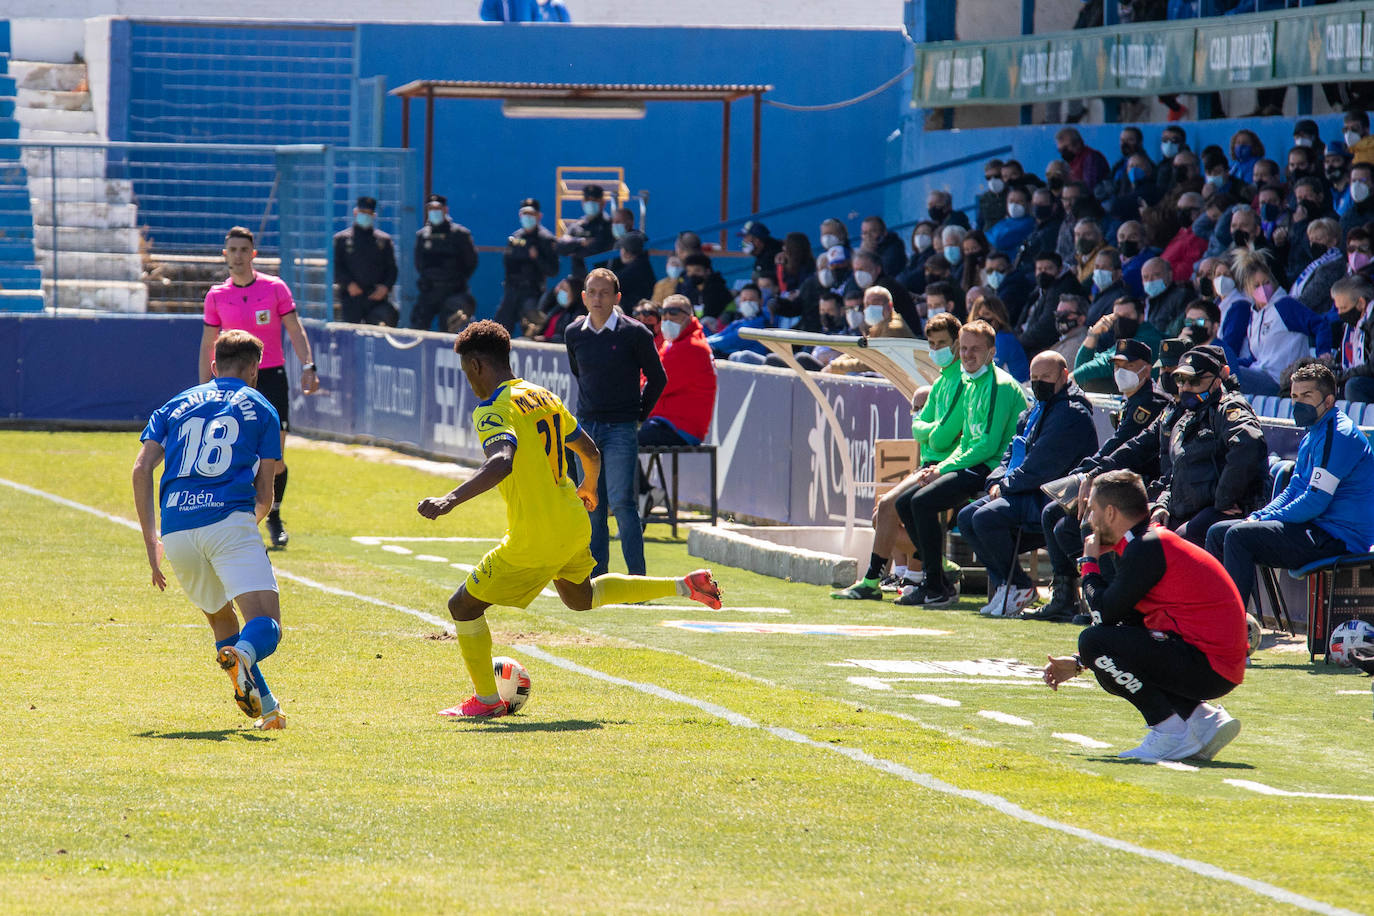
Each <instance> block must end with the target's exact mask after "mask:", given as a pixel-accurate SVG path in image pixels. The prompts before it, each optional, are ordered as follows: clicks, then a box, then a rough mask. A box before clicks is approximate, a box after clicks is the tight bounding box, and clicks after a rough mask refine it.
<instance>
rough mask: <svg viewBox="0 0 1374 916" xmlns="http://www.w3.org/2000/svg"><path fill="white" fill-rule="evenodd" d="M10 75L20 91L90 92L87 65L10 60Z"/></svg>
mask: <svg viewBox="0 0 1374 916" xmlns="http://www.w3.org/2000/svg"><path fill="white" fill-rule="evenodd" d="M9 75H10V77H11V78H13V79H14V81H15V85H16V86H17V87H18V88H20V89H52V90H56V91H58V92H88V91H89V88H88V86H87V84H86V65H85V64H54V63H50V62H48V61H43V60H15V59H14V58H10V62H9Z"/></svg>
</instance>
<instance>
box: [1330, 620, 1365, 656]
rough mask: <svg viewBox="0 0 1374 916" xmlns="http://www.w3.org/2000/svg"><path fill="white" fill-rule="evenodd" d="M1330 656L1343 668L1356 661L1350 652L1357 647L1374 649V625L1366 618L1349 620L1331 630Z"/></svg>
mask: <svg viewBox="0 0 1374 916" xmlns="http://www.w3.org/2000/svg"><path fill="white" fill-rule="evenodd" d="M1327 648H1328V650H1329V651H1328V653H1327V654H1328V656H1329V657H1330V659H1331V660H1332V661H1333V662H1335V663H1336V664H1338V665H1340V666H1341V667H1342V668H1349V667H1351V666H1352V665H1353V664H1354V663H1355V662H1354V660H1353V659H1352V658H1351V657H1350V653H1351V652H1352V651H1354V650H1355V649H1374V625H1371V624H1369V623H1368V622H1367V621H1364V620H1358V619H1356V620H1347V621H1346V622H1345V623H1342V624H1341V625H1340V626H1338V627H1336V629H1334V630H1332V631H1331V644H1330V645H1329V646H1328V647H1327Z"/></svg>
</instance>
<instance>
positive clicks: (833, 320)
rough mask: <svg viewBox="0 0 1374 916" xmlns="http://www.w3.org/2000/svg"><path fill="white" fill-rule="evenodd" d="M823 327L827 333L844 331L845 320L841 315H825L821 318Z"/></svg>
mask: <svg viewBox="0 0 1374 916" xmlns="http://www.w3.org/2000/svg"><path fill="white" fill-rule="evenodd" d="M821 327H822V328H824V329H825V330H827V331H840V330H843V329H844V319H843V318H841V317H840V316H839V315H831V314H828V313H827V314H824V315H822V316H821Z"/></svg>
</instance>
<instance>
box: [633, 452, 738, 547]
mask: <svg viewBox="0 0 1374 916" xmlns="http://www.w3.org/2000/svg"><path fill="white" fill-rule="evenodd" d="M639 454H641V455H648V456H649V467H648V470H647V474H646V476H647V477H648V478H649V485H650V486H651V487H654V486H658V487H662V488H663V492H664V493H666V494H667V497H668V503H667V505H665V506H663V509H664V512H663V513H662V514H660V513H658V512H655V511H654V510H653V509H651V510H650V511H649V512H648V513H646V514H645V515H644V516H643V518H642V519H641V521H642V523H643V524H644V525H646V526H647V525H650V524H668V525H671V526H672V530H673V537H677V525H678V489H677V477H678V456H680V455H706V456H707V457H708V458H710V461H711V489H710V494H711V506H710V508H711V524H712V525H714V524H715V523H716V518H717V515H718V514H719V513H718V512H717V506H716V447H715V446H714V445H641V446H640V447H639ZM665 455H668V456H671V458H672V461H671V462H670V467H671V469H672V470H671V473H668V472H665V470H664V467H663V456H665ZM655 474H657V477H655Z"/></svg>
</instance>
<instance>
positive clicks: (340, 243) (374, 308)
mask: <svg viewBox="0 0 1374 916" xmlns="http://www.w3.org/2000/svg"><path fill="white" fill-rule="evenodd" d="M376 222H377V198H375V197H359V198H358V205H357V206H356V207H354V208H353V225H351V226H349V227H348V228H347V229H345V230H343V231H342V232H336V233H335V234H334V285H335V287H336V288H337V290H338V294H339V311H340V318H342V319H343V320H344V321H347V322H349V323H350V324H384V325H388V326H390V327H393V328H394V327H396V323H397V321H398V320H399V319H400V313H399V312H397V311H396V306H395V305H393V304H392V303H391V289H392V287H394V286H395V285H396V246H395V245H393V244H392V241H391V236H389V235H387V234H386V233H385V232H383V231H382V230H380V229H378V228H377V226H376Z"/></svg>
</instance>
